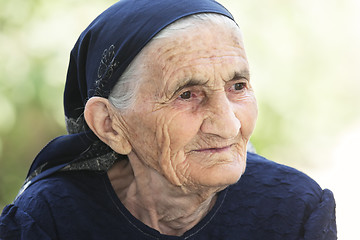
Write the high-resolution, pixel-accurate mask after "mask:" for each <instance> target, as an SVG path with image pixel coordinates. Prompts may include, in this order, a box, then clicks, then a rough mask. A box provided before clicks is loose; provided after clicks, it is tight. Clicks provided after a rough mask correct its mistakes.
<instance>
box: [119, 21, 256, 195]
mask: <svg viewBox="0 0 360 240" xmlns="http://www.w3.org/2000/svg"><path fill="white" fill-rule="evenodd" d="M142 54H144V56H145V58H143V59H145V60H143V62H142V64H143V65H144V69H145V71H144V72H143V73H142V74H141V77H142V78H143V82H142V84H141V86H140V89H139V92H138V93H137V100H136V102H135V105H134V107H133V108H132V109H131V110H130V111H128V112H126V113H124V114H122V119H123V121H124V123H123V124H124V125H125V126H126V127H125V129H127V136H128V139H129V142H130V144H131V146H132V154H130V155H129V158H131V157H135V158H138V159H139V160H140V161H141V162H143V163H145V164H146V165H148V166H149V167H150V168H153V169H155V170H157V171H158V172H159V173H160V174H162V175H163V176H164V177H165V178H166V179H167V180H168V181H169V182H170V183H172V184H173V185H176V186H180V187H181V188H183V189H184V191H187V192H194V191H198V190H199V189H202V188H223V187H226V186H228V185H229V184H233V183H235V182H236V181H238V179H239V178H240V177H241V175H242V173H243V172H244V170H245V166H246V144H247V142H248V140H249V138H250V135H251V133H252V131H253V129H254V126H255V121H256V118H257V105H256V100H255V96H254V93H253V90H252V88H251V85H250V83H249V82H248V81H247V80H249V79H247V80H246V81H245V82H247V83H246V87H245V89H243V90H242V91H235V90H233V85H234V83H236V82H235V81H231V80H232V78H233V76H234V72H236V71H237V72H241V71H248V62H247V59H246V55H245V51H244V46H243V42H242V38H241V34H240V31H239V30H237V29H236V30H234V28H229V27H224V26H217V25H212V26H210V27H209V26H207V27H203V26H202V25H198V26H194V27H193V28H191V29H190V30H189V29H188V30H186V34H184V33H182V32H181V31H179V32H178V33H176V35H174V37H172V38H170V39H161V40H157V41H154V42H153V43H152V45H151V47H149V48H145V49H144V50H143V53H142ZM186 79H196V80H199V81H201V82H202V83H203V84H201V85H195V86H190V87H187V88H184V89H182V90H181V91H180V92H176V93H174V91H175V90H176V89H173V88H174V86H176V85H179V84H180V85H181V83H182V82H184V81H185V80H186ZM241 81H242V82H244V80H243V79H242V80H241ZM237 82H238V81H237ZM185 91H190V92H191V93H192V95H191V98H190V99H182V98H181V96H180V95H181V94H182V93H184V92H185Z"/></svg>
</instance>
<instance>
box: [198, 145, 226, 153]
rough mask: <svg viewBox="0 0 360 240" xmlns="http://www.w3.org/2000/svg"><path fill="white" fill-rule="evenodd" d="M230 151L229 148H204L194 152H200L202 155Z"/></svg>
mask: <svg viewBox="0 0 360 240" xmlns="http://www.w3.org/2000/svg"><path fill="white" fill-rule="evenodd" d="M229 149H230V146H227V147H223V148H206V149H200V150H195V151H196V152H202V153H220V152H225V151H227V150H229Z"/></svg>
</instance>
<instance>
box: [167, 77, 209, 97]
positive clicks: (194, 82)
mask: <svg viewBox="0 0 360 240" xmlns="http://www.w3.org/2000/svg"><path fill="white" fill-rule="evenodd" d="M208 81H209V80H207V81H201V80H199V79H193V78H189V79H186V80H185V81H182V82H180V83H178V84H176V86H175V87H174V88H172V89H171V90H170V92H172V93H173V94H176V93H178V92H180V91H181V90H183V89H184V88H189V87H192V86H204V85H206V84H207V83H208Z"/></svg>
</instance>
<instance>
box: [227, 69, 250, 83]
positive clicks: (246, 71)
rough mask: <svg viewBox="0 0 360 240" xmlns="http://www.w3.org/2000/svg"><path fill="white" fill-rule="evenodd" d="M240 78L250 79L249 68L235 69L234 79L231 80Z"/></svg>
mask: <svg viewBox="0 0 360 240" xmlns="http://www.w3.org/2000/svg"><path fill="white" fill-rule="evenodd" d="M239 79H246V80H247V81H250V71H249V69H244V70H241V71H240V72H239V71H235V72H234V76H233V77H232V79H231V80H230V81H234V80H239Z"/></svg>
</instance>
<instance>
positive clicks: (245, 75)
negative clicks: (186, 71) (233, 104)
mask: <svg viewBox="0 0 360 240" xmlns="http://www.w3.org/2000/svg"><path fill="white" fill-rule="evenodd" d="M239 79H246V80H247V81H249V80H250V72H249V70H248V69H244V70H241V71H235V72H234V75H233V77H232V78H231V79H229V80H226V82H228V81H235V80H239ZM208 82H209V80H206V81H204V80H199V79H193V78H189V79H186V80H184V81H181V82H179V83H178V84H176V85H175V86H174V87H172V88H171V89H169V91H168V92H169V93H171V94H170V95H175V94H176V93H178V92H180V91H181V90H183V89H184V88H189V87H192V86H204V85H206V84H207V83H208Z"/></svg>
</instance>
